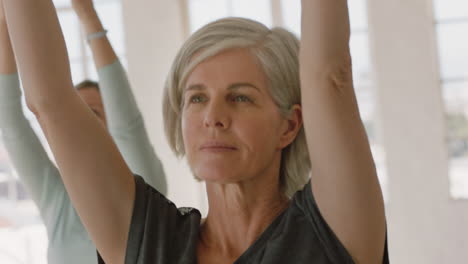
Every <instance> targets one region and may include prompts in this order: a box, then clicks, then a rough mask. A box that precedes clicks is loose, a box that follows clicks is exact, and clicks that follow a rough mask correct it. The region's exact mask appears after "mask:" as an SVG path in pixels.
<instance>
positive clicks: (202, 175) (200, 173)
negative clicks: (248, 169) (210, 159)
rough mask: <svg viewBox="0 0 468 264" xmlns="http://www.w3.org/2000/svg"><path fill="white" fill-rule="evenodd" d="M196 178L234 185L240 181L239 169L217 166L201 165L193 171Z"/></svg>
mask: <svg viewBox="0 0 468 264" xmlns="http://www.w3.org/2000/svg"><path fill="white" fill-rule="evenodd" d="M193 174H194V175H195V177H196V178H197V179H199V180H201V181H206V182H213V183H221V184H222V183H233V182H238V181H240V180H241V179H240V175H239V173H238V167H237V168H236V166H232V165H231V166H229V167H226V166H222V165H221V164H217V165H214V166H213V165H211V166H210V165H208V164H206V165H200V166H197V167H195V168H194V169H193Z"/></svg>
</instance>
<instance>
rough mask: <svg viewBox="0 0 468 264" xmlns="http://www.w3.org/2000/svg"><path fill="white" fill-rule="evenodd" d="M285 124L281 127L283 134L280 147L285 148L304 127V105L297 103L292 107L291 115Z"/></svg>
mask: <svg viewBox="0 0 468 264" xmlns="http://www.w3.org/2000/svg"><path fill="white" fill-rule="evenodd" d="M283 122H284V125H283V126H282V127H281V129H282V131H281V136H280V142H279V148H280V149H283V148H286V147H287V146H289V145H290V144H291V143H292V142H293V141H294V140H295V139H296V136H297V134H298V133H299V131H300V130H301V128H302V107H301V106H300V105H298V104H295V105H293V106H292V107H291V113H290V115H289V116H288V117H287V118H285V120H284V121H283Z"/></svg>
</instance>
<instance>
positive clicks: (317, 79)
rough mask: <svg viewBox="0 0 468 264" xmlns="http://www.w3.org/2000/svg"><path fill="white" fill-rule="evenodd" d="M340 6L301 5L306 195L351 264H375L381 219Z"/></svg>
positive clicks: (322, 0) (323, 2)
mask: <svg viewBox="0 0 468 264" xmlns="http://www.w3.org/2000/svg"><path fill="white" fill-rule="evenodd" d="M349 37H350V28H349V17H348V7H347V1H346V0H302V41H301V53H300V67H301V85H302V100H303V101H302V106H303V110H304V113H303V116H304V126H305V131H306V137H307V144H308V149H309V153H310V159H311V163H312V177H313V180H312V183H313V184H312V186H313V187H312V189H313V193H314V195H315V198H316V200H317V204H318V206H319V208H320V211H321V213H322V215H323V216H324V218H325V220H326V221H327V223H328V224H329V225H330V227H331V228H332V229H333V231H334V232H335V234H336V235H337V236H338V238H339V239H340V241H341V242H342V243H343V244H344V246H345V247H346V249H347V250H348V251H349V252H350V254H351V255H352V257H353V258H354V260H355V261H356V262H357V263H382V257H383V252H384V242H385V213H384V203H383V198H382V193H381V189H380V185H379V182H378V179H377V174H376V170H375V165H374V162H373V158H372V154H371V151H370V147H369V142H368V139H367V136H366V133H365V130H364V126H363V124H362V121H361V119H360V116H359V110H358V107H357V103H356V96H355V93H354V88H353V81H352V69H351V59H350V54H349Z"/></svg>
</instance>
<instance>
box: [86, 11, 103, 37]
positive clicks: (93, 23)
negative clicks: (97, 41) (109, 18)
mask: <svg viewBox="0 0 468 264" xmlns="http://www.w3.org/2000/svg"><path fill="white" fill-rule="evenodd" d="M81 26H82V27H83V29H84V31H85V33H86V35H89V34H93V33H96V32H100V31H103V30H104V26H103V25H102V23H101V20H99V17H98V16H97V15H95V16H92V17H88V18H87V19H83V20H81Z"/></svg>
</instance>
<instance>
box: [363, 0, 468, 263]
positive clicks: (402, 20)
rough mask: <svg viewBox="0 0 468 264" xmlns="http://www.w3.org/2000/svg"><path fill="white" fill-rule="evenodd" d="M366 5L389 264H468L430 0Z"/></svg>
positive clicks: (467, 228) (465, 207)
mask: <svg viewBox="0 0 468 264" xmlns="http://www.w3.org/2000/svg"><path fill="white" fill-rule="evenodd" d="M368 4H369V16H370V17H369V24H370V35H371V46H372V50H373V55H374V56H373V57H374V66H375V71H376V82H377V86H378V87H379V88H378V89H379V91H378V103H377V105H378V107H379V111H380V113H381V116H380V118H381V122H382V126H383V127H382V130H383V133H384V147H385V151H386V154H387V167H388V174H389V193H390V202H389V204H388V206H387V215H388V221H389V223H388V226H389V237H390V241H389V243H390V252H391V256H392V261H393V263H421V264H422V263H426V264H429V263H434V264H436V263H466V260H467V259H468V250H466V249H467V248H468V247H467V246H468V237H467V236H466V234H468V225H467V223H468V222H467V220H468V218H467V216H468V203H467V202H466V201H454V200H452V199H451V198H450V194H449V176H448V153H447V145H446V142H445V133H446V130H445V119H444V116H443V113H444V109H443V104H442V98H441V94H442V92H441V87H440V83H439V80H440V77H439V67H438V59H437V58H438V56H437V46H436V44H437V42H436V36H435V27H434V19H433V12H432V1H430V0H410V1H408V0H391V1H389V0H369V1H368ZM467 176H468V175H467Z"/></svg>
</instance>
